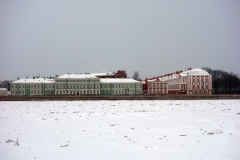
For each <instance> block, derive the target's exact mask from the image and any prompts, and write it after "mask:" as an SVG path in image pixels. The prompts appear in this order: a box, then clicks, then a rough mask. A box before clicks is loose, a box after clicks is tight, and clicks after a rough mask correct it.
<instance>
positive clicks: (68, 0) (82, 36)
mask: <svg viewBox="0 0 240 160" xmlns="http://www.w3.org/2000/svg"><path fill="white" fill-rule="evenodd" d="M0 58H1V63H0V80H5V79H10V80H16V79H17V78H18V77H19V78H25V77H26V76H28V77H32V76H33V75H39V74H40V75H41V76H54V75H61V74H65V73H85V72H106V71H117V70H120V69H121V70H126V72H127V74H128V77H132V74H133V71H139V73H140V77H141V78H142V79H145V78H146V77H153V76H160V75H163V74H166V73H171V72H174V71H178V70H184V69H187V68H188V67H193V68H196V67H199V68H202V67H210V68H212V69H222V70H225V71H228V72H230V71H232V72H234V73H237V74H240V1H239V0H235V1H234V0H197V1H193V0H181V1H179V0H118V1H117V0H75V1H72V0H65V1H61V0H34V1H33V0H24V1H23V0H14V1H9V0H1V1H0Z"/></svg>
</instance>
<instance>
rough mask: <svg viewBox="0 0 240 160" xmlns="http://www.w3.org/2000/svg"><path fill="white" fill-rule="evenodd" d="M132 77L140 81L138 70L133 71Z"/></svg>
mask: <svg viewBox="0 0 240 160" xmlns="http://www.w3.org/2000/svg"><path fill="white" fill-rule="evenodd" d="M132 78H133V79H135V80H137V81H141V78H140V77H139V72H138V71H134V72H133V76H132Z"/></svg>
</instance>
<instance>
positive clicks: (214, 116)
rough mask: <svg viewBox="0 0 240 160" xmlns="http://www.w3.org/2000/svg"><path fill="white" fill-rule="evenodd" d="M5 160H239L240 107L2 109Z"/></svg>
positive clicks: (235, 103) (92, 104) (33, 105)
mask: <svg viewBox="0 0 240 160" xmlns="http://www.w3.org/2000/svg"><path fill="white" fill-rule="evenodd" d="M17 139H18V144H19V145H17V142H16V141H17ZM0 157H1V159H4V160H8V159H13V160H15V159H16V160H20V159H25V160H26V159H43V160H46V159H49V160H53V159H56V160H59V159H76V160H79V159H120V160H122V159H148V160H149V159H173V160H176V159H184V160H186V159H204V160H205V159H209V160H213V159H228V160H231V159H235V160H239V159H240V100H197V101H196V100H176V101H167V100H165V101H157V100H156V101H27V102H24V101H22V102H6V101H2V102H0Z"/></svg>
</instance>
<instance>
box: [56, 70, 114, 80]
mask: <svg viewBox="0 0 240 160" xmlns="http://www.w3.org/2000/svg"><path fill="white" fill-rule="evenodd" d="M107 75H114V72H107V73H74V74H71V73H68V74H64V75H61V76H59V77H57V79H59V78H60V79H62V78H64V79H66V78H76V79H78V78H97V76H107Z"/></svg>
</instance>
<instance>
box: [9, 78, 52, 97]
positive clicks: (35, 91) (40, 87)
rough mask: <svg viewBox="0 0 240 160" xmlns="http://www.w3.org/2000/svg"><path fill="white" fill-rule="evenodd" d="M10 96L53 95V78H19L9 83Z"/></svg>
mask: <svg viewBox="0 0 240 160" xmlns="http://www.w3.org/2000/svg"><path fill="white" fill-rule="evenodd" d="M10 90H11V95H12V96H45V95H55V80H54V79H48V78H32V79H28V78H27V79H19V80H16V81H13V82H12V83H11V85H10Z"/></svg>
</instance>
